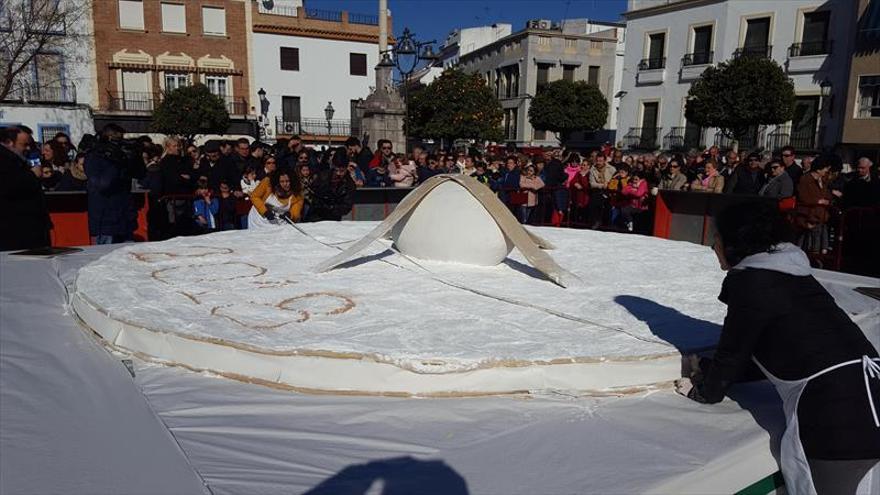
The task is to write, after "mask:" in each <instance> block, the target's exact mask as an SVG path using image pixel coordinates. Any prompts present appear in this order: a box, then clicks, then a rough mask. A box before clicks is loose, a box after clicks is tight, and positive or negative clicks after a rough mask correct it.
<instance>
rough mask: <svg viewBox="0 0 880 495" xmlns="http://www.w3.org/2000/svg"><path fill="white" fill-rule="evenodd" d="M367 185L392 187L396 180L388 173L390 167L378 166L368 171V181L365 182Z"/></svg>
mask: <svg viewBox="0 0 880 495" xmlns="http://www.w3.org/2000/svg"><path fill="white" fill-rule="evenodd" d="M365 185H366V186H367V187H391V186H393V185H394V181H392V180H391V177H390V176H389V174H388V169H384V170H381V171H380V169H379V168H378V167H377V168H371V169H370V171H369V172H367V182H366V184H365Z"/></svg>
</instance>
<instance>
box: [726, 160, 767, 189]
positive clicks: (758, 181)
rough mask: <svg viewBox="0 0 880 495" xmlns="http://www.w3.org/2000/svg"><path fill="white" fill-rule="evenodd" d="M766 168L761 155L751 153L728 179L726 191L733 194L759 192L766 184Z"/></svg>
mask: <svg viewBox="0 0 880 495" xmlns="http://www.w3.org/2000/svg"><path fill="white" fill-rule="evenodd" d="M764 182H765V179H764V169H763V167H761V155H760V154H758V153H750V154H749V156H748V157H747V158H746V163H745V165H740V166H738V167H736V169H735V170H734V172H733V174H732V175H731V176H730V180H729V181H726V182H725V184H726V187H725V188H724V192H726V193H733V194H758V193H759V192H760V191H761V188H762V187H763V186H764Z"/></svg>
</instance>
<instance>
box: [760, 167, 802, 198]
mask: <svg viewBox="0 0 880 495" xmlns="http://www.w3.org/2000/svg"><path fill="white" fill-rule="evenodd" d="M767 170H768V174H769V176H770V180H769V181H767V183H766V184H764V185H763V186H761V190H760V191H759V192H758V194H759V195H761V196H765V197H768V198H777V199H782V198H790V197H792V196H794V183H793V182H792V181H791V176H789V175H788V174H787V173H785V167H783V165H782V161H781V160H770V163H768V164H767Z"/></svg>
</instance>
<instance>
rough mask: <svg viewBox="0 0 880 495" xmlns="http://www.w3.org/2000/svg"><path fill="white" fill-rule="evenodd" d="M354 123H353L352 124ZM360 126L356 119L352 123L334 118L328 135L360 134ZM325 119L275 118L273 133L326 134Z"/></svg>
mask: <svg viewBox="0 0 880 495" xmlns="http://www.w3.org/2000/svg"><path fill="white" fill-rule="evenodd" d="M353 124H354V125H353ZM359 127H360V126H358V125H357V121H355V122H354V123H352V121H351V120H347V119H334V120H331V121H330V129H329V131H330V132H329V135H330V136H340V137H341V136H357V135H358V134H360V129H359ZM327 131H328V129H327V119H316V118H303V119H299V120H284V118H283V117H276V118H275V133H276V134H281V135H285V134H286V135H291V134H302V135H305V136H327V135H328V133H327Z"/></svg>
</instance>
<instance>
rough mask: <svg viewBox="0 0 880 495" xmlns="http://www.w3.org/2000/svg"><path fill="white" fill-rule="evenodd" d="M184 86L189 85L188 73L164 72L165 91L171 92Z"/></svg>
mask: <svg viewBox="0 0 880 495" xmlns="http://www.w3.org/2000/svg"><path fill="white" fill-rule="evenodd" d="M184 86H189V74H180V73H173V72H166V73H165V92H171V91H174V90H175V89H177V88H182V87H184Z"/></svg>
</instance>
